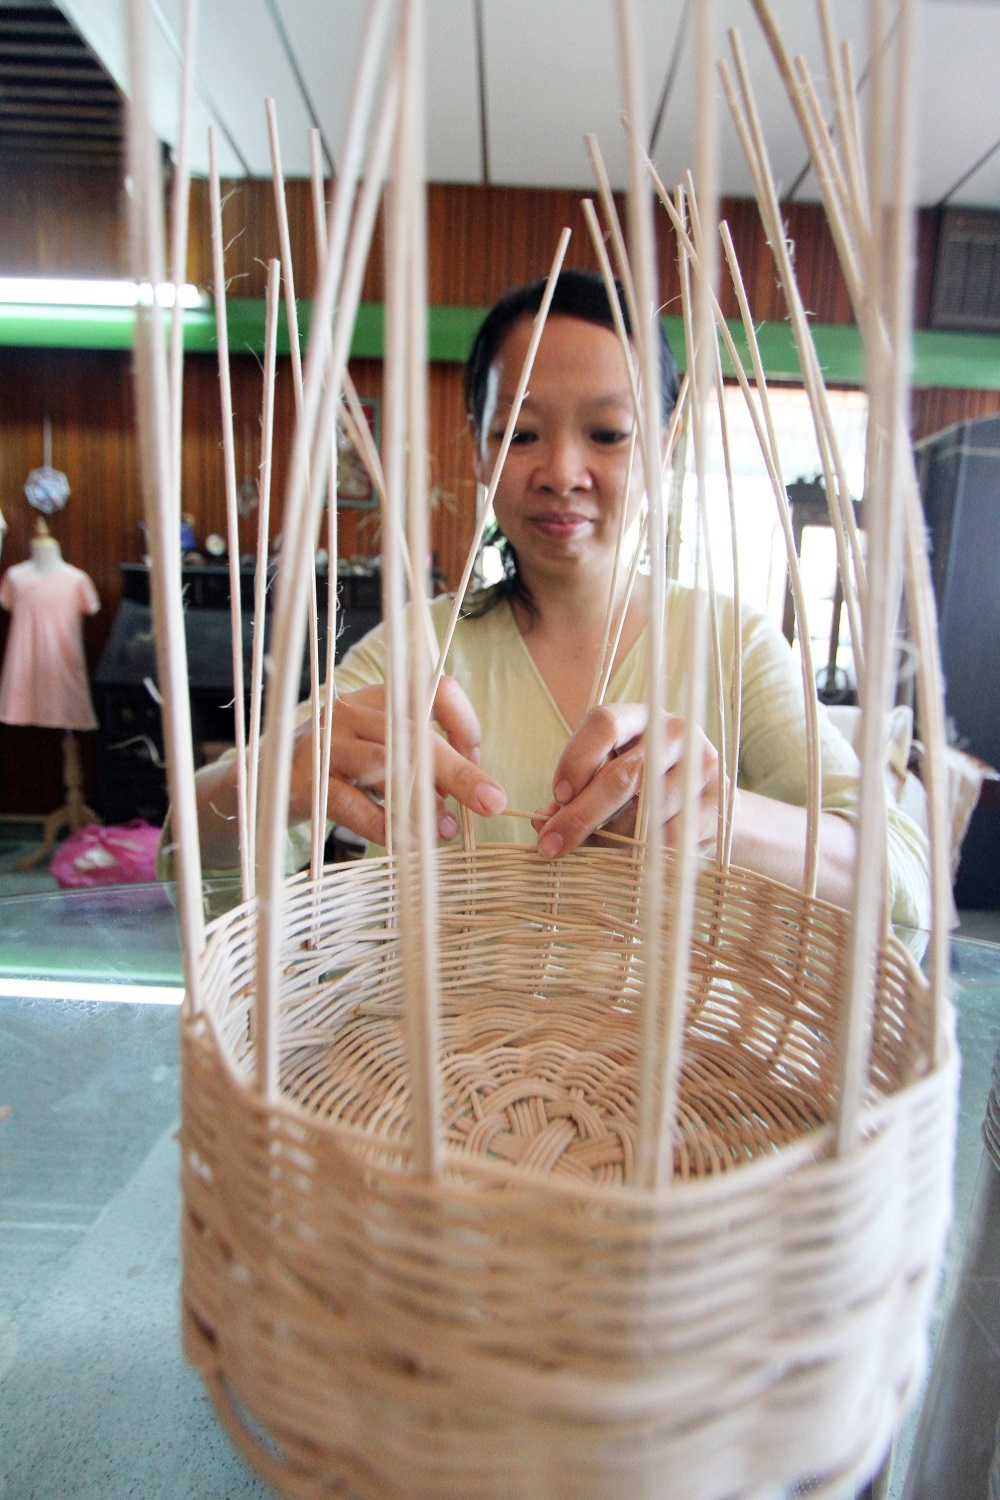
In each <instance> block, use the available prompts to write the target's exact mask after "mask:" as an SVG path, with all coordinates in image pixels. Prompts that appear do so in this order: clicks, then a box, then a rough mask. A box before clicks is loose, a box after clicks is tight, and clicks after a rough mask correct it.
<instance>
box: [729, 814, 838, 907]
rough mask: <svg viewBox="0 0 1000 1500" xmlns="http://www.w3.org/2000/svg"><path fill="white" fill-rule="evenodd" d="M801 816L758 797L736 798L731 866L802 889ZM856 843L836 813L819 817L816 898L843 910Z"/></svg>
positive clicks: (803, 827) (803, 836) (803, 840)
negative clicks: (737, 866)
mask: <svg viewBox="0 0 1000 1500" xmlns="http://www.w3.org/2000/svg"><path fill="white" fill-rule="evenodd" d="M805 849H806V810H805V808H804V807H794V806H792V805H791V804H790V803H788V802H777V801H775V799H774V798H773V797H763V796H761V795H760V793H759V792H746V791H740V792H739V793H738V794H737V803H736V820H735V824H734V827H733V863H734V864H737V865H742V866H743V867H744V868H745V869H748V870H756V871H757V872H758V874H760V875H769V876H770V877H771V878H772V879H773V880H780V881H782V882H783V883H784V884H785V885H790V886H794V887H796V888H797V889H799V890H801V889H802V879H803V874H804V871H805ZM856 853H857V839H856V837H855V832H854V827H853V825H852V824H851V823H850V822H849V821H848V820H847V819H846V818H841V817H838V815H837V814H836V813H821V814H820V820H819V867H818V871H817V881H816V894H817V896H819V897H821V899H822V900H824V901H830V902H832V904H833V905H834V906H841V907H845V908H846V907H848V906H850V902H851V892H852V890H853V887H854V862H855V856H856Z"/></svg>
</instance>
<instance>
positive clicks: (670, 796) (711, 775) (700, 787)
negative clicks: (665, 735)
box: [663, 740, 719, 837]
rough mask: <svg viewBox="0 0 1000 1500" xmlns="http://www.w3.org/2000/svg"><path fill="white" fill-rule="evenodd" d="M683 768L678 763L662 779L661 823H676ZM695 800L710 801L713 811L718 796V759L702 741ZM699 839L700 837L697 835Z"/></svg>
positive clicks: (680, 802)
mask: <svg viewBox="0 0 1000 1500" xmlns="http://www.w3.org/2000/svg"><path fill="white" fill-rule="evenodd" d="M683 778H684V768H683V765H682V764H681V763H680V762H678V763H677V764H676V765H674V766H672V767H671V769H670V770H669V771H668V772H667V774H666V775H665V776H664V778H663V821H664V823H672V822H676V820H677V818H678V815H679V814H680V811H681V809H682V807H683V806H684V779H683ZM694 796H695V799H696V800H697V801H699V802H706V801H711V803H712V807H713V809H714V807H715V805H716V803H717V802H718V796H719V757H718V753H717V751H716V749H715V746H714V745H713V744H712V743H711V742H710V741H709V740H703V742H702V747H701V774H700V776H699V777H698V779H697V780H696V782H695V790H694ZM699 837H700V835H699Z"/></svg>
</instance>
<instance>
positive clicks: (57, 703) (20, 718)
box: [0, 562, 101, 729]
mask: <svg viewBox="0 0 1000 1500" xmlns="http://www.w3.org/2000/svg"><path fill="white" fill-rule="evenodd" d="M0 604H2V605H3V607H4V609H9V610H10V611H11V615H12V617H13V618H12V619H11V625H10V634H9V636H8V638H7V652H6V655H5V656H4V662H3V670H2V671H0V721H2V722H3V723H4V724H40V725H42V726H43V727H45V728H50V729H96V728H97V716H96V715H95V713H94V705H93V702H92V701H91V697H90V688H89V686H88V683H87V666H86V662H85V661H84V657H83V629H82V616H83V615H96V613H97V611H98V610H99V609H100V607H101V601H100V599H99V598H98V597H97V590H96V589H95V588H94V585H93V583H92V582H91V580H90V578H88V576H87V574H86V573H84V572H83V571H82V570H81V569H80V568H74V567H72V566H71V565H70V564H69V563H62V564H60V566H59V567H57V568H52V569H47V570H45V571H42V570H41V569H39V568H37V567H36V566H35V564H34V563H33V562H23V563H17V564H16V565H15V566H14V567H13V568H8V569H7V572H6V573H5V574H4V576H3V578H2V579H0Z"/></svg>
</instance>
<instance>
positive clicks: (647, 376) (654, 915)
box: [618, 0, 676, 1187]
mask: <svg viewBox="0 0 1000 1500" xmlns="http://www.w3.org/2000/svg"><path fill="white" fill-rule="evenodd" d="M618 29H619V46H620V49H621V66H622V75H623V81H624V92H625V109H626V113H627V115H628V117H629V120H630V122H631V127H632V128H631V130H630V131H629V133H628V144H629V200H628V220H629V238H630V242H631V248H632V255H633V257H634V275H635V298H636V320H635V322H634V324H633V335H634V337H635V341H636V345H637V347H638V350H639V358H640V363H641V370H642V410H643V421H642V422H641V423H640V436H641V438H642V460H643V471H644V474H645V479H646V495H647V500H648V504H649V537H650V548H651V551H652V572H651V580H650V612H649V616H650V618H649V698H648V705H649V719H648V724H647V729H646V754H645V764H644V768H643V780H642V790H641V793H640V799H639V811H638V813H637V818H636V822H637V828H636V831H637V833H639V834H640V836H641V837H644V838H645V839H646V840H647V852H646V860H645V863H644V869H643V890H642V911H643V921H644V928H645V933H646V943H645V955H644V956H645V963H644V973H643V1013H642V1074H641V1079H640V1099H639V1140H638V1146H637V1153H636V1172H637V1176H638V1180H639V1183H640V1184H641V1185H642V1186H643V1187H653V1186H655V1185H656V1184H657V1183H658V1181H659V1180H660V1176H661V1171H662V1158H661V1152H662V1146H663V1127H664V1115H663V1109H664V1105H665V1103H666V1088H665V1086H664V1083H663V1079H664V1076H665V1071H666V1062H667V1059H666V1055H665V1054H666V1048H667V1045H668V1044H667V1036H666V1035H665V1034H664V1032H665V1030H666V1032H667V1034H669V1032H670V1030H672V1029H673V1028H671V1027H670V1022H669V1019H667V1018H668V1017H669V1007H670V1005H671V1004H672V1002H673V1001H674V999H675V998H676V997H675V993H674V991H673V987H672V986H671V987H670V992H669V994H668V996H667V997H664V996H663V995H662V994H661V991H662V990H663V988H664V984H665V981H666V982H669V981H668V980H667V974H666V973H665V964H664V957H665V955H664V942H663V937H664V934H663V922H662V913H663V881H664V871H665V864H666V856H665V850H664V846H663V774H664V762H665V755H664V744H663V717H664V712H665V707H666V693H665V684H664V680H663V665H664V650H663V627H664V618H665V603H666V535H665V524H664V515H663V485H662V479H661V469H660V464H661V455H660V445H659V437H660V364H659V348H658V339H659V330H658V328H657V325H656V317H657V305H658V298H657V296H656V260H655V246H654V240H653V221H652V212H651V205H650V202H649V192H648V186H647V183H646V178H645V172H644V170H643V167H642V161H641V157H640V153H639V147H638V141H637V135H636V133H637V132H638V131H644V130H645V126H646V113H645V106H644V101H643V98H642V85H641V73H640V66H639V54H638V38H637V36H636V30H635V13H634V7H633V6H632V5H631V4H630V3H629V0H618ZM665 1011H666V1017H665V1015H664V1012H665ZM665 1023H666V1025H665Z"/></svg>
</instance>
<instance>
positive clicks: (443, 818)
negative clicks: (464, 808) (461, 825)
mask: <svg viewBox="0 0 1000 1500" xmlns="http://www.w3.org/2000/svg"><path fill="white" fill-rule="evenodd" d="M437 831H438V837H439V838H442V839H453V838H454V837H455V835H456V833H457V832H458V819H457V818H456V817H455V814H454V813H453V812H452V810H451V808H450V807H449V806H448V804H447V802H446V801H445V800H444V798H443V797H438V798H437Z"/></svg>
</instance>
